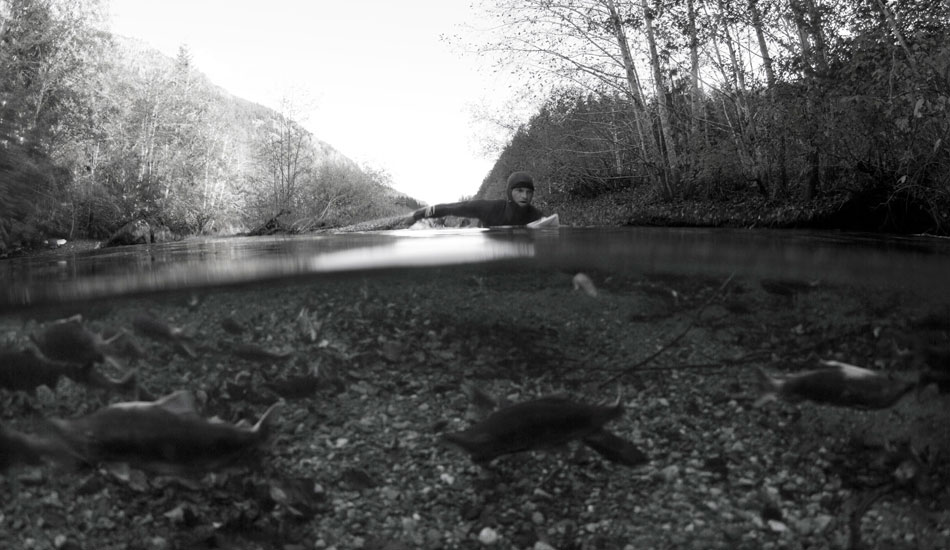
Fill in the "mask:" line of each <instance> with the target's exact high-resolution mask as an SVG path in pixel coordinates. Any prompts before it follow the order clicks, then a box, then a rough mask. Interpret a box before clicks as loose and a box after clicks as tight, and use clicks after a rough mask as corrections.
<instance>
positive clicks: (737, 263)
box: [0, 228, 950, 308]
mask: <svg viewBox="0 0 950 550" xmlns="http://www.w3.org/2000/svg"><path fill="white" fill-rule="evenodd" d="M512 260H515V261H518V262H522V263H525V262H534V263H535V264H536V265H540V266H545V267H550V268H553V269H561V270H570V269H574V270H579V269H588V270H590V269H603V270H621V271H627V272H636V273H656V272H674V273H706V274H729V273H736V274H740V275H752V276H759V277H785V278H790V279H796V280H811V281H813V280H823V281H834V282H849V283H856V284H869V285H886V286H896V287H900V288H909V289H914V290H919V291H923V292H927V293H932V294H934V295H938V296H944V297H946V296H948V295H950V284H948V282H947V281H946V277H945V274H946V273H950V243H948V242H947V241H945V240H939V239H931V238H923V237H915V238H893V237H877V236H868V235H851V234H839V233H813V232H789V231H756V230H713V229H662V228H561V229H559V230H543V231H529V230H524V229H507V230H481V229H464V230H454V231H446V230H424V231H412V230H401V231H389V232H377V233H356V234H343V235H307V236H292V237H253V238H249V237H238V238H227V239H204V240H188V241H183V242H176V243H166V244H160V245H138V246H132V247H123V248H113V249H106V250H99V251H92V252H86V253H80V254H73V255H66V256H62V257H51V256H43V257H33V258H24V259H14V260H4V261H0V277H2V280H3V281H4V283H5V284H4V289H3V292H2V294H0V307H7V308H10V307H22V306H31V305H39V304H49V303H56V302H59V301H66V300H73V299H87V298H98V297H103V296H116V295H123V294H128V293H136V292H149V291H157V290H176V289H184V288H197V287H204V286H213V285H226V284H232V283H248V282H254V281H260V280H267V279H274V278H280V277H291V276H302V275H311V274H321V273H339V272H356V271H366V270H377V269H392V268H407V267H422V266H435V265H453V264H465V263H473V264H475V263H486V262H497V261H512Z"/></svg>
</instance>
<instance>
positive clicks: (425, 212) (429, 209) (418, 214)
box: [412, 206, 435, 221]
mask: <svg viewBox="0 0 950 550" xmlns="http://www.w3.org/2000/svg"><path fill="white" fill-rule="evenodd" d="M434 213H435V207H434V206H426V207H425V208H420V209H419V210H416V211H415V212H413V213H412V219H413V220H414V221H419V220H420V219H422V218H428V217H429V216H431V215H432V214H434Z"/></svg>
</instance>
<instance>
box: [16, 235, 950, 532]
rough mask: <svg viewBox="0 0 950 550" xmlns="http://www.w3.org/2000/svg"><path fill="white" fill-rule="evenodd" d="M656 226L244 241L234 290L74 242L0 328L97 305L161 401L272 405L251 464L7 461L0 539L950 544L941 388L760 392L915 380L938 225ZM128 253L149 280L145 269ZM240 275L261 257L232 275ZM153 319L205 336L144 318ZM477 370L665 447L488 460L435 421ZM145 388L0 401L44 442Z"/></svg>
mask: <svg viewBox="0 0 950 550" xmlns="http://www.w3.org/2000/svg"><path fill="white" fill-rule="evenodd" d="M648 233H649V232H648ZM644 235H645V233H643V232H629V231H627V232H625V231H608V232H599V233H598V232H595V231H570V230H561V231H555V232H548V233H544V234H536V235H526V234H524V233H523V232H510V233H508V234H506V235H504V236H502V235H495V236H486V235H482V236H481V237H479V239H480V240H479V242H483V241H484V242H491V241H498V242H499V243H501V244H500V245H498V246H494V245H493V246H494V248H492V246H487V247H486V246H484V245H472V243H467V244H464V245H463V244H462V241H464V240H465V239H468V238H469V234H467V233H466V234H462V236H461V237H460V239H461V240H459V239H454V238H453V237H452V236H450V235H442V236H438V237H432V238H431V239H428V240H429V241H430V244H431V242H432V241H433V240H439V239H442V240H445V241H447V242H446V243H443V244H440V245H439V247H441V248H439V247H436V248H437V249H438V250H439V251H440V252H439V255H441V256H442V257H443V258H444V255H447V254H450V253H451V254H454V255H455V256H454V257H455V258H457V261H449V262H445V261H435V260H433V261H431V262H429V263H428V264H425V263H422V262H419V261H417V260H418V258H420V257H423V256H426V257H430V258H431V257H433V256H432V251H433V247H431V246H425V245H423V244H420V243H425V242H426V240H427V239H426V238H425V237H407V238H412V239H415V240H414V241H413V242H412V243H411V244H403V245H395V244H392V242H391V241H393V240H394V241H395V242H399V241H400V240H401V239H400V236H399V235H395V236H390V235H386V236H383V239H384V240H386V243H389V244H385V245H383V244H380V243H379V242H374V243H373V244H372V246H376V247H379V246H386V247H390V248H391V247H393V246H402V247H403V248H402V249H400V250H402V251H403V252H400V254H397V255H396V256H393V257H392V258H390V259H389V260H386V259H385V258H386V256H385V254H379V253H380V252H381V249H379V248H377V249H376V252H373V253H372V254H365V253H364V252H365V250H364V251H363V252H360V251H359V250H360V249H361V248H362V247H363V245H364V244H366V243H361V244H360V246H359V247H356V246H354V247H348V246H345V245H343V244H339V243H338V245H339V248H336V249H332V250H330V251H331V252H335V253H339V254H337V255H336V256H331V260H327V258H326V253H327V252H328V251H327V250H325V249H322V248H319V247H317V248H313V246H314V245H313V243H311V242H307V243H296V244H295V246H296V247H297V249H295V251H293V252H280V253H277V252H274V251H271V252H264V251H258V252H257V253H255V254H251V255H250V257H252V258H257V259H264V260H266V261H259V262H256V263H255V262H252V264H254V265H256V267H254V268H253V269H251V267H250V266H248V265H246V264H245V263H244V261H243V260H246V259H247V257H248V256H242V257H241V258H237V259H234V258H231V259H229V261H231V260H233V263H230V264H227V263H222V265H230V266H231V272H230V275H228V276H229V277H232V279H229V280H227V281H225V280H223V279H221V277H222V275H221V273H227V272H228V270H227V269H224V268H222V267H221V266H218V267H215V268H214V269H211V268H210V267H209V264H214V262H206V264H201V263H198V264H195V265H194V266H193V267H192V268H190V269H187V270H185V271H175V269H177V268H175V267H174V266H176V265H178V266H179V267H180V265H181V263H180V262H178V261H177V260H175V261H172V260H171V259H170V256H168V255H166V256H163V255H162V254H163V252H167V251H163V250H161V249H156V248H152V249H151V250H149V251H148V254H149V256H150V257H154V258H155V259H154V260H152V259H149V260H148V261H147V262H146V264H144V265H147V266H148V267H142V264H137V263H135V262H131V263H132V264H135V265H138V266H139V267H137V268H134V269H132V268H128V267H121V265H123V264H122V262H121V261H116V262H114V263H113V264H106V267H103V266H99V267H96V268H95V269H97V270H100V271H98V272H96V273H97V274H98V276H97V277H92V278H84V277H80V276H78V274H81V273H83V269H85V268H84V267H83V266H84V265H86V264H84V263H83V262H86V261H87V260H83V259H76V260H74V261H73V262H72V263H69V262H67V265H70V266H73V267H74V268H75V269H73V270H72V271H69V270H67V272H68V273H76V274H77V276H76V277H72V276H47V275H38V276H35V277H33V278H32V279H30V280H29V282H28V281H25V280H21V281H19V282H18V283H17V284H16V285H13V286H14V287H15V288H16V289H17V290H15V291H14V292H13V293H11V294H8V301H7V305H8V308H7V309H6V310H5V313H4V314H3V315H0V344H2V346H3V348H4V349H8V350H19V349H25V348H28V347H30V346H31V345H32V344H31V340H30V335H31V334H36V333H37V332H41V331H42V330H43V329H44V328H45V327H48V326H49V325H50V324H51V323H52V322H54V321H55V320H56V319H61V318H64V317H68V316H70V315H76V314H79V315H81V316H82V323H83V326H85V327H86V328H88V329H89V330H91V331H93V332H95V333H98V334H101V335H103V336H105V337H108V336H111V335H114V334H118V333H119V332H121V331H123V330H125V331H127V334H126V336H124V337H122V338H120V339H118V340H116V347H114V348H109V349H108V351H109V352H110V355H112V356H114V358H115V361H113V362H106V363H102V364H99V365H96V367H95V368H96V369H98V370H100V371H101V372H103V373H105V374H107V375H108V376H110V377H116V378H118V377H121V376H122V374H123V373H124V372H126V371H127V370H130V369H134V371H135V373H136V375H137V380H138V382H139V384H140V386H141V388H142V390H143V391H144V392H145V393H146V394H147V395H149V396H153V397H157V396H162V395H166V394H169V393H171V392H174V391H178V390H189V391H191V392H194V394H195V395H196V396H198V401H199V402H200V403H201V404H202V412H201V414H202V415H203V416H206V417H211V416H218V417H219V418H221V419H223V420H225V421H228V422H237V421H239V420H241V419H246V420H248V421H249V422H252V423H253V422H255V421H256V420H257V419H258V418H259V417H260V416H261V414H263V412H264V411H265V410H266V409H267V408H268V407H269V406H270V405H272V404H273V403H275V402H278V401H283V404H282V405H281V408H280V409H279V414H278V417H277V418H276V421H275V423H274V428H273V435H272V437H271V438H270V441H269V442H268V444H267V445H266V446H264V447H263V448H262V449H261V451H260V453H259V455H260V456H259V457H258V460H257V461H256V463H252V465H250V466H243V467H241V468H238V469H229V470H221V471H213V472H210V473H206V474H202V475H194V476H190V477H187V478H179V477H174V476H164V475H157V474H154V473H150V472H147V471H145V470H143V469H139V468H137V467H136V465H134V464H133V465H131V467H123V466H116V465H107V464H95V465H69V466H63V465H57V464H43V465H39V466H30V465H20V466H16V467H14V468H11V469H10V470H8V471H7V472H6V473H5V474H4V475H3V476H2V477H0V480H2V483H4V484H5V485H6V487H7V488H8V494H11V495H14V497H13V498H8V499H5V501H4V502H3V503H2V504H0V547H15V548H20V547H22V548H64V547H66V548H70V547H72V548H150V549H158V548H285V549H286V548H331V547H335V548H340V549H343V548H376V549H384V548H386V549H399V548H483V547H493V548H535V549H544V548H556V549H570V548H584V549H587V548H643V547H647V548H657V547H677V548H749V549H752V548H756V549H757V548H805V547H809V548H849V547H855V546H856V545H857V544H863V545H865V546H866V547H875V548H880V547H892V548H945V547H948V546H950V491H948V484H947V480H948V479H950V468H948V462H947V460H946V458H947V456H948V455H947V453H950V448H948V442H950V437H948V436H950V433H948V428H947V426H950V423H948V420H950V419H948V418H947V417H948V416H950V402H948V398H947V396H946V395H945V394H940V393H939V392H938V391H937V389H936V388H935V387H930V388H927V389H925V390H924V391H922V392H920V393H919V394H918V393H916V392H915V393H911V394H909V395H907V396H906V397H905V398H904V399H902V400H901V401H900V402H899V403H898V404H897V405H895V406H894V407H892V408H888V409H884V410H877V411H863V410H855V409H850V408H841V407H832V406H828V405H816V404H813V403H809V402H803V403H789V402H784V401H779V402H772V403H767V404H765V405H763V406H761V407H755V406H754V403H755V401H756V399H757V398H758V397H759V396H760V388H759V386H758V382H757V379H756V376H755V369H757V368H761V369H764V370H765V371H767V372H770V373H792V372H797V371H801V370H805V369H812V368H816V367H817V366H818V362H819V360H821V359H833V360H838V361H842V362H846V363H850V364H854V365H858V366H862V367H866V368H868V369H873V370H876V371H881V372H888V373H898V374H911V373H914V372H916V371H918V370H920V369H921V368H924V365H927V364H928V362H929V363H933V362H935V361H939V360H940V358H939V356H934V355H933V354H934V353H937V352H939V350H941V349H945V348H946V347H947V346H950V304H948V299H947V292H946V288H945V287H944V286H942V285H946V284H947V283H945V282H943V281H942V279H941V277H938V276H935V275H934V274H935V273H939V270H940V268H941V267H942V266H943V265H945V263H946V261H947V256H946V253H945V252H944V251H943V250H942V249H941V246H942V245H941V244H939V243H936V244H934V243H929V242H928V243H920V242H912V243H908V242H906V241H899V242H887V243H871V244H869V243H868V242H867V239H864V238H861V237H855V238H853V239H852V240H850V241H847V242H842V238H841V236H839V235H830V236H823V237H815V236H808V235H795V234H788V236H787V237H786V238H788V239H789V240H788V241H786V242H785V243H784V245H782V243H780V242H777V241H774V240H773V239H772V237H770V238H769V239H765V237H762V236H758V237H757V236H756V235H755V234H752V235H746V234H736V235H730V236H729V238H728V239H722V240H720V241H718V242H717V241H716V240H715V238H711V237H710V236H709V235H707V232H690V231H683V232H672V233H668V234H665V235H659V234H654V235H651V238H652V239H653V240H654V241H655V243H654V244H655V246H652V247H650V246H647V243H645V242H642V241H644V240H646V239H645V236H644ZM635 237H636V238H635ZM375 238H376V237H375V236H374V237H372V239H375ZM358 239H367V240H372V239H371V238H370V237H358ZM387 239H388V240H387ZM638 239H639V240H638ZM710 239H712V240H710ZM743 239H745V240H747V241H748V242H750V243H752V244H751V245H741V244H735V243H736V242H737V240H738V241H740V243H741V241H742V240H743ZM707 242H708V243H711V244H705V243H707ZM352 243H353V241H351V242H350V244H352ZM875 245H876V246H875ZM466 247H468V248H466ZM743 247H744V248H743ZM279 248H280V247H278V249H279ZM486 249H492V250H493V252H485V250H486ZM219 250H220V249H219ZM354 250H355V252H354ZM743 250H745V252H743ZM129 253H130V254H141V253H143V251H142V250H138V251H135V252H129ZM472 253H478V254H483V257H482V259H480V260H478V261H477V263H471V262H473V261H475V260H472V259H471V257H470V256H468V255H469V254H472ZM168 254H171V253H170V252H169V253H168ZM347 254H348V255H347ZM224 255H225V253H224V252H219V256H224ZM321 255H322V256H323V259H322V260H317V258H319V257H320V256H321ZM205 257H206V258H207V253H206V256H205ZM438 257H439V256H436V258H438ZM229 258H230V257H229ZM275 258H276V259H275ZM333 258H335V259H333ZM373 258H376V261H377V263H375V264H371V265H364V264H361V263H360V262H365V261H370V260H372V259H373ZM406 258H414V259H413V261H412V262H410V263H411V265H404V264H403V263H400V262H403V261H404V260H406ZM397 260H398V261H397ZM321 262H322V263H321ZM92 263H94V262H92ZM109 265H111V267H109ZM201 265H204V268H201V267H200V266H201ZM862 266H863V267H862ZM11 269H12V268H11ZM123 269H132V272H134V273H138V274H142V273H145V272H147V273H149V274H148V275H147V276H142V277H140V278H139V279H138V280H137V281H136V282H134V283H133V282H128V281H129V280H130V279H134V278H129V277H126V275H124V273H127V272H123V271H122V270H123ZM241 269H247V270H248V272H250V273H252V275H250V276H249V278H248V279H247V280H235V279H234V277H237V275H236V273H240V272H241ZM262 269H263V270H265V271H263V272H262V271H260V270H262ZM901 269H904V270H905V271H904V272H903V275H902V274H901V273H902V272H901ZM103 270H104V271H103ZM254 270H257V271H254ZM7 273H10V272H9V271H8V272H7ZM31 273H34V274H38V273H42V272H41V271H40V270H38V271H34V272H31ZM170 273H175V274H176V275H174V276H172V275H170ZM182 273H184V275H181V274H182ZM262 273H265V274H264V275H262ZM578 273H583V274H584V275H585V276H586V278H587V280H586V281H585V280H584V279H583V278H581V279H578V278H577V275H578ZM944 273H946V272H944ZM80 280H82V281H85V282H88V283H90V284H88V285H87V286H83V285H82V284H79V283H78V282H77V281H80ZM107 280H111V281H113V286H112V288H113V290H114V291H113V292H112V293H110V292H109V288H110V287H109V286H108V285H106V284H104V283H103V282H102V281H107ZM118 280H125V281H127V283H126V284H128V285H139V286H135V287H134V288H131V286H129V287H126V286H121V285H118V286H116V285H117V283H115V281H118ZM199 280H200V281H202V282H201V283H200V284H199V282H198V281H199ZM925 280H926V281H928V282H927V284H923V283H922V281H925ZM41 281H45V283H46V284H45V285H43V284H39V283H40V282H41ZM56 281H58V282H56ZM143 281H144V282H143ZM176 281H177V282H176ZM587 282H589V283H590V284H587ZM225 283H229V284H225ZM235 283H240V284H235ZM23 289H29V290H28V292H26V294H23ZM38 289H42V290H38ZM70 293H73V294H70ZM24 295H28V296H29V297H30V300H28V301H30V303H24V302H23V300H22V297H23V296H24ZM17 296H19V297H20V301H19V302H17V301H16V300H17V298H16V297H17ZM144 313H147V314H149V315H150V316H152V317H154V318H156V319H160V320H162V321H163V322H165V323H167V324H168V326H170V327H174V328H177V329H181V334H182V337H183V340H181V342H185V343H186V344H187V345H185V346H182V345H179V344H180V343H181V342H178V341H167V340H166V341H161V340H156V339H154V338H152V337H149V335H148V334H143V333H141V332H137V331H136V330H135V320H136V318H137V317H138V316H141V315H142V314H144ZM120 343H121V345H119V344H120ZM931 366H932V367H933V365H931ZM0 368H2V366H0ZM466 384H469V385H475V386H477V387H479V388H482V389H483V390H484V391H485V392H486V393H489V394H491V395H493V396H497V397H498V398H500V399H504V400H507V401H509V402H521V401H525V400H529V399H532V398H535V397H539V396H543V395H551V394H563V395H568V396H570V397H571V398H572V399H576V400H578V401H582V402H585V403H598V402H608V401H612V400H613V399H615V398H616V397H617V395H618V392H619V394H620V395H621V401H622V403H623V404H624V408H625V412H624V414H623V415H622V416H621V417H620V418H618V419H616V420H613V421H611V422H610V423H609V425H608V427H609V428H610V429H611V431H612V432H614V433H616V434H618V435H621V436H622V437H624V438H625V439H627V440H629V441H631V442H633V443H635V444H636V445H637V447H638V448H639V449H640V450H642V452H643V453H644V454H645V455H646V456H647V457H648V459H649V461H648V462H647V463H645V464H641V465H637V466H634V467H628V466H624V465H620V464H616V463H613V462H609V461H607V460H604V459H603V458H602V457H601V456H600V455H598V454H596V453H594V452H591V451H590V449H588V448H587V447H585V446H583V445H578V444H576V443H575V444H572V445H571V446H570V447H569V448H568V449H566V450H564V449H560V450H556V451H553V452H552V451H532V452H527V453H519V454H514V455H507V456H503V457H500V458H498V459H496V460H495V461H494V462H493V463H492V468H490V469H486V468H483V467H482V466H479V465H476V464H473V463H472V461H471V460H470V459H469V457H468V456H467V455H466V454H465V453H464V452H463V451H462V450H461V449H458V448H455V447H452V446H448V445H446V444H445V443H443V442H441V441H440V438H439V436H440V434H443V433H445V432H447V431H452V430H460V429H463V428H465V427H466V426H468V425H469V424H471V423H472V422H474V421H476V420H477V418H478V417H477V414H476V411H475V409H476V407H475V406H473V404H472V403H471V401H470V399H469V398H468V397H467V396H466V393H465V392H464V391H463V387H464V386H465V385H466ZM134 398H135V396H134V395H133V392H128V391H121V390H119V391H112V392H109V391H105V390H102V389H96V388H90V387H87V386H84V385H81V384H77V383H74V382H72V381H70V380H68V379H65V378H63V379H61V380H59V382H58V383H56V384H54V385H53V387H48V386H41V387H40V388H39V389H37V390H36V391H35V392H22V391H11V390H9V389H4V388H0V400H2V402H3V408H2V411H3V413H2V418H0V422H2V423H3V425H4V426H6V427H9V428H11V429H15V430H18V431H19V432H22V433H37V432H41V431H42V430H43V426H44V423H45V420H46V419H49V418H65V419H70V418H77V417H81V416H84V415H88V414H90V413H92V412H94V411H96V410H97V409H99V408H100V407H103V406H105V405H107V404H109V403H115V402H118V401H128V400H131V399H134Z"/></svg>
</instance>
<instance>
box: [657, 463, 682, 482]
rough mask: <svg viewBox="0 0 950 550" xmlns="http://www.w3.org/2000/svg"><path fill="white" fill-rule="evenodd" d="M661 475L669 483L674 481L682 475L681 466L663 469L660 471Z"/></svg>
mask: <svg viewBox="0 0 950 550" xmlns="http://www.w3.org/2000/svg"><path fill="white" fill-rule="evenodd" d="M660 475H661V476H662V477H663V479H664V480H666V481H667V482H670V481H673V480H674V479H676V478H677V477H679V475H680V469H679V466H677V465H675V464H673V465H670V466H667V467H666V468H663V469H662V470H660Z"/></svg>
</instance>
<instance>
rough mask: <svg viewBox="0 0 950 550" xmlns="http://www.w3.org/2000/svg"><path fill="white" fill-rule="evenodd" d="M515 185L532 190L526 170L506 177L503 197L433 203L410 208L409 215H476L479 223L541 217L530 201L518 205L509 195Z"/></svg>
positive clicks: (517, 222) (519, 222)
mask: <svg viewBox="0 0 950 550" xmlns="http://www.w3.org/2000/svg"><path fill="white" fill-rule="evenodd" d="M518 187H527V188H529V189H531V190H534V180H533V179H532V178H531V176H530V175H529V174H528V173H527V172H515V173H513V174H512V175H511V176H510V177H509V178H508V189H507V191H506V192H505V195H506V196H507V199H505V200H501V199H497V200H483V199H478V200H471V201H463V202H453V203H447V204H436V205H434V206H429V207H426V208H420V209H419V210H416V211H415V212H413V215H412V217H413V218H414V219H416V220H419V219H420V218H441V217H443V216H459V217H462V218H478V221H479V222H480V225H481V226H482V227H492V226H499V225H527V224H529V223H531V222H533V221H535V220H539V219H541V218H543V217H544V214H543V213H542V212H541V211H540V210H538V209H537V208H535V207H534V206H532V205H530V204H529V205H527V206H518V204H516V203H515V202H514V201H513V200H512V198H511V191H512V190H513V189H515V188H518Z"/></svg>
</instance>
